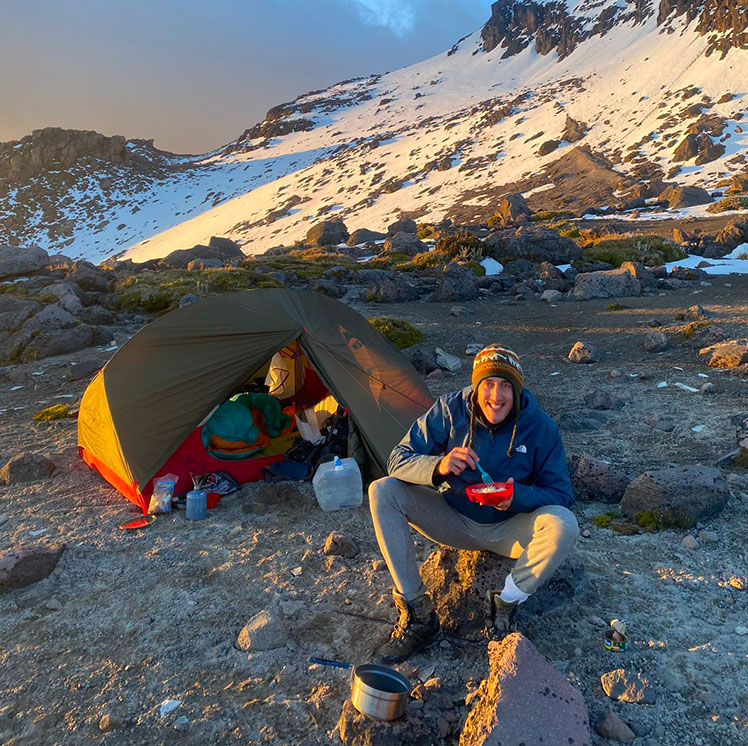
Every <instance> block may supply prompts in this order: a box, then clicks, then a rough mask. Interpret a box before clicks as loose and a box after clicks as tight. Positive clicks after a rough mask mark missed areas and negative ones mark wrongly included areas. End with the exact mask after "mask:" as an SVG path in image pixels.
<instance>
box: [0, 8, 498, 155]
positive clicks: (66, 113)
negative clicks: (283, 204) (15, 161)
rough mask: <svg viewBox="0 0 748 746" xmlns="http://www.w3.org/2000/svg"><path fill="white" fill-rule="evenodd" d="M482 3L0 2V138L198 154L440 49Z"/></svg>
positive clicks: (479, 19)
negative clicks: (142, 143) (275, 110)
mask: <svg viewBox="0 0 748 746" xmlns="http://www.w3.org/2000/svg"><path fill="white" fill-rule="evenodd" d="M490 6H491V2H490V0H211V1H210V2H208V1H207V0H1V2H0V142H3V141H8V140H17V139H19V138H21V137H23V136H24V135H26V134H29V133H30V132H31V131H32V130H34V129H38V128H41V127H50V126H55V127H66V128H73V129H92V130H96V131H98V132H103V133H104V134H106V135H114V134H121V135H125V136H126V137H128V138H145V139H150V138H153V139H154V140H155V145H156V146H157V147H160V148H162V149H164V150H170V151H172V152H176V153H204V152H208V151H210V150H213V149H214V148H217V147H219V146H221V145H223V144H225V143H227V142H229V141H231V140H233V139H235V138H236V137H238V136H239V135H240V134H241V133H242V132H243V131H244V130H245V129H247V128H248V127H251V126H252V125H253V124H256V123H257V122H259V121H262V119H263V118H264V116H265V112H266V111H267V110H268V109H269V108H270V107H271V106H275V105H276V104H279V103H284V102H286V101H291V100H293V99H294V98H296V97H297V96H298V95H300V94H302V93H306V92H307V91H310V90H316V89H320V88H325V87H327V86H329V85H332V84H333V83H336V82H338V81H340V80H346V79H348V78H353V77H358V76H364V75H369V74H372V73H383V72H387V71H389V70H396V69H398V68H400V67H404V66H406V65H409V64H412V63H414V62H419V61H421V60H424V59H427V58H429V57H432V56H434V55H435V54H439V53H441V52H444V51H446V50H447V49H449V48H450V47H451V46H452V44H454V43H455V42H456V41H457V40H458V39H459V38H461V37H462V36H465V35H467V34H469V33H471V32H472V31H474V30H475V29H477V28H480V27H481V26H482V25H483V24H484V23H485V22H486V21H487V20H488V18H489V17H490Z"/></svg>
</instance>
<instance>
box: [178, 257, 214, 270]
mask: <svg viewBox="0 0 748 746" xmlns="http://www.w3.org/2000/svg"><path fill="white" fill-rule="evenodd" d="M221 267H223V259H218V257H212V258H210V259H192V260H191V261H190V262H188V263H187V271H188V272H198V271H200V270H203V269H220V268H221Z"/></svg>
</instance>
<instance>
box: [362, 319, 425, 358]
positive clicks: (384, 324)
mask: <svg viewBox="0 0 748 746" xmlns="http://www.w3.org/2000/svg"><path fill="white" fill-rule="evenodd" d="M369 323H370V324H371V325H372V326H373V327H374V328H375V329H376V330H377V331H378V332H379V333H380V334H382V335H384V336H385V337H387V339H389V340H390V342H392V344H393V345H395V347H397V348H398V350H403V349H405V348H406V347H412V346H413V345H414V344H418V343H419V342H420V341H421V340H422V339H423V332H422V331H421V330H420V329H416V328H415V327H414V326H413V325H412V324H409V323H408V322H407V321H403V320H402V319H393V318H390V317H389V316H374V317H373V318H371V319H369Z"/></svg>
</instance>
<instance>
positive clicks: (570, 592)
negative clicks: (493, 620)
mask: <svg viewBox="0 0 748 746" xmlns="http://www.w3.org/2000/svg"><path fill="white" fill-rule="evenodd" d="M512 567H514V560H511V559H509V558H507V557H502V556H500V555H498V554H494V553H492V552H469V551H463V550H460V549H451V548H449V547H440V548H438V549H436V550H435V551H433V552H432V553H431V554H430V555H429V556H428V558H427V559H426V561H425V562H424V563H423V565H422V566H421V577H422V578H423V582H424V583H425V584H426V587H427V588H428V590H429V595H430V596H431V598H432V600H433V601H434V607H435V609H436V613H437V615H438V616H439V620H440V621H441V623H442V626H443V627H444V629H445V630H447V631H448V632H451V633H453V634H456V635H459V636H460V637H465V638H468V639H471V640H479V639H481V638H483V637H484V636H485V631H484V630H485V612H484V610H483V600H484V598H485V595H486V591H488V590H492V589H496V588H503V587H504V579H505V578H506V576H507V575H508V574H509V572H510V571H511V569H512ZM583 577H584V566H583V564H582V560H581V558H580V557H579V555H578V554H577V553H576V552H572V553H571V554H570V555H569V556H568V557H567V558H566V559H565V560H564V561H563V562H562V563H561V565H560V567H559V568H558V569H557V570H556V572H555V573H554V574H553V577H552V578H551V579H550V580H549V581H548V582H547V583H546V584H545V585H543V586H541V587H540V588H539V589H538V590H537V591H536V592H535V593H533V594H532V595H531V596H530V598H529V599H528V600H527V601H525V602H524V603H523V604H522V607H521V609H520V614H519V617H520V624H521V617H523V616H524V617H526V618H531V617H532V616H533V615H534V614H542V613H544V612H545V611H548V610H549V609H554V608H558V607H560V606H564V605H565V604H567V603H569V601H570V600H571V599H572V598H573V597H574V593H575V591H576V589H577V588H578V587H579V584H580V583H581V581H582V578H583Z"/></svg>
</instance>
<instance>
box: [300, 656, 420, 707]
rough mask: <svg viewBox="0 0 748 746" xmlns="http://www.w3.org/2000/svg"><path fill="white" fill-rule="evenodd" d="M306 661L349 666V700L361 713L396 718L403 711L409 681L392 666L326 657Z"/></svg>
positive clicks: (406, 700) (408, 695) (323, 664)
mask: <svg viewBox="0 0 748 746" xmlns="http://www.w3.org/2000/svg"><path fill="white" fill-rule="evenodd" d="M309 662H310V663H318V664H320V665H322V666H335V667H336V668H349V669H351V703H352V704H353V706H354V707H355V708H356V709H357V710H358V711H359V712H360V713H361V714H362V715H368V716H369V717H370V718H374V719H375V720H397V719H398V718H399V717H402V716H403V714H404V713H405V705H406V704H407V702H408V699H409V697H410V681H409V680H408V679H407V678H406V677H405V676H403V675H402V674H401V673H400V672H399V671H396V670H395V669H394V668H390V667H389V666H382V665H380V664H378V663H362V664H361V665H360V666H353V665H352V664H351V663H345V662H343V661H333V660H328V659H327V658H310V659H309Z"/></svg>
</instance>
